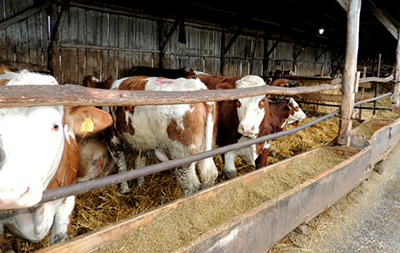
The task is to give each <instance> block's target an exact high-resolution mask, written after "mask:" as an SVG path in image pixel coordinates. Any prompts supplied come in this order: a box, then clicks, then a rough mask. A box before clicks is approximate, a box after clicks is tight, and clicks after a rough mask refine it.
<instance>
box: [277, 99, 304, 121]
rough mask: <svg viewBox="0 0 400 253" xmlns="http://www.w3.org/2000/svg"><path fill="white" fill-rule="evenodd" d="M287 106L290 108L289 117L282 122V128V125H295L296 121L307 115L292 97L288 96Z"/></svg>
mask: <svg viewBox="0 0 400 253" xmlns="http://www.w3.org/2000/svg"><path fill="white" fill-rule="evenodd" d="M288 106H289V109H290V113H289V117H288V118H287V119H286V120H285V122H283V124H282V126H281V127H282V128H283V126H285V125H290V124H294V125H295V126H297V124H298V122H300V121H302V120H303V119H305V118H306V117H307V116H306V114H305V113H304V112H303V110H301V108H300V106H299V105H298V104H297V102H296V101H295V100H294V99H293V98H290V100H289V104H288Z"/></svg>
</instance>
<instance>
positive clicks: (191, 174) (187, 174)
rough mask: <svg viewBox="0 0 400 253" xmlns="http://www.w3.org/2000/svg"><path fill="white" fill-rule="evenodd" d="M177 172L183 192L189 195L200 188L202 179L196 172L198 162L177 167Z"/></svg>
mask: <svg viewBox="0 0 400 253" xmlns="http://www.w3.org/2000/svg"><path fill="white" fill-rule="evenodd" d="M175 174H176V180H177V181H178V184H179V186H180V187H181V189H182V191H183V194H185V195H189V194H190V193H193V192H196V191H198V190H199V189H200V181H199V178H198V177H197V174H196V163H191V164H190V165H189V166H182V167H178V168H176V169H175Z"/></svg>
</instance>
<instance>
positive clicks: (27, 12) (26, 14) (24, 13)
mask: <svg viewBox="0 0 400 253" xmlns="http://www.w3.org/2000/svg"><path fill="white" fill-rule="evenodd" d="M50 5H51V2H50V1H46V2H44V3H42V4H41V5H39V6H33V7H31V8H29V9H27V10H25V11H22V12H20V13H18V14H16V15H14V16H12V17H10V18H8V19H5V20H3V21H1V22H0V29H5V28H7V27H8V26H10V25H12V24H15V23H18V22H20V21H22V20H24V19H27V18H29V17H30V16H32V15H35V14H36V13H38V12H41V11H42V10H45V9H47V8H49V7H50Z"/></svg>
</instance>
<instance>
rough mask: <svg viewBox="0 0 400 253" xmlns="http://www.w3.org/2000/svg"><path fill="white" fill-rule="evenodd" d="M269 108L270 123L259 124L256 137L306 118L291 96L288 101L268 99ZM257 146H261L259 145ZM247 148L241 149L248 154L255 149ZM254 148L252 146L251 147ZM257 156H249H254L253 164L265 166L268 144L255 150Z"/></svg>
mask: <svg viewBox="0 0 400 253" xmlns="http://www.w3.org/2000/svg"><path fill="white" fill-rule="evenodd" d="M269 108H270V125H269V126H266V125H264V126H260V133H259V135H258V137H261V136H265V135H267V132H268V134H274V133H279V132H282V131H283V127H284V126H285V125H289V124H295V125H296V126H297V124H298V122H299V121H302V120H303V119H305V118H306V114H305V113H304V112H303V110H301V108H300V107H299V105H298V104H297V103H296V101H295V100H294V99H293V98H290V99H289V101H286V100H280V101H275V102H274V101H270V103H269ZM265 127H269V131H266V130H265ZM258 148H261V147H260V146H259V147H258ZM248 149H250V148H247V150H245V151H242V153H245V154H246V155H248V154H249V153H250V154H252V153H251V152H253V153H254V152H255V151H249V150H248ZM253 149H254V148H253ZM257 154H258V155H257V156H255V155H252V156H250V157H256V160H255V164H254V165H255V166H256V168H262V167H265V166H266V165H267V164H268V161H267V159H268V154H269V145H268V144H267V145H265V146H264V147H263V150H261V152H260V150H258V151H257Z"/></svg>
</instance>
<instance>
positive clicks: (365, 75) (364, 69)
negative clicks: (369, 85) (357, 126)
mask: <svg viewBox="0 0 400 253" xmlns="http://www.w3.org/2000/svg"><path fill="white" fill-rule="evenodd" d="M362 77H363V78H366V77H367V66H365V65H364V68H363V75H362ZM364 93H365V87H362V88H361V98H360V100H363V98H364ZM359 119H360V120H361V119H362V109H361V105H360V116H359Z"/></svg>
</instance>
